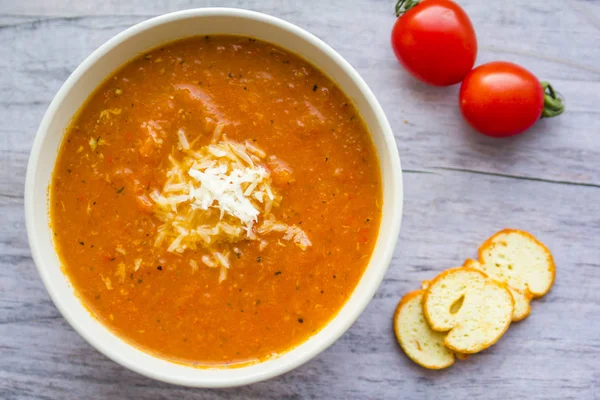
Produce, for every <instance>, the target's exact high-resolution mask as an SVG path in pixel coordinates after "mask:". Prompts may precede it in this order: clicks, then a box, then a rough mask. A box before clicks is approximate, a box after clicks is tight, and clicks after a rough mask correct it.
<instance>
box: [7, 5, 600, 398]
mask: <svg viewBox="0 0 600 400" xmlns="http://www.w3.org/2000/svg"><path fill="white" fill-rule="evenodd" d="M393 3H394V0H377V1H367V0H357V1H348V0H336V1H323V0H316V1H312V0H311V1H308V0H304V1H276V0H272V1H259V0H256V1H252V0H238V1H225V2H218V1H191V0H190V1H186V0H172V1H160V0H132V1H120V0H104V1H100V2H99V1H94V0H77V1H75V0H28V1H15V0H0V220H1V224H0V398H1V399H28V398H40V399H42V398H43V399H46V398H47V399H70V398H72V399H120V398H124V399H150V398H163V399H204V398H207V399H208V398H221V397H222V398H261V399H285V398H293V399H295V398H327V399H337V398H339V399H349V398H370V399H383V398H393V399H398V398H406V399H440V398H467V397H473V398H486V399H502V400H504V399H512V398H517V397H518V398H524V399H538V398H539V399H570V398H573V399H575V398H576V399H597V398H600V108H599V105H600V0H571V1H564V0H563V1H559V0H528V1H520V0H505V1H491V0H486V1H481V0H461V1H460V3H461V4H462V5H463V6H464V8H465V9H466V11H467V12H468V13H469V15H470V16H471V19H472V21H473V23H474V25H475V28H476V30H477V33H478V39H479V44H480V53H479V57H478V63H483V62H487V61H492V60H508V61H514V62H517V63H520V64H522V65H523V66H525V67H527V68H528V69H530V70H531V71H533V72H534V73H535V74H537V75H538V76H539V77H540V78H542V79H544V80H549V81H551V82H552V83H553V84H554V86H555V87H556V88H558V89H559V90H560V91H561V92H562V94H563V95H564V97H565V98H566V99H567V112H566V113H565V114H564V115H562V116H560V117H559V118H556V119H554V120H544V121H541V122H540V123H538V124H537V125H536V126H535V128H534V129H532V130H531V131H530V132H528V133H527V134H525V135H522V136H520V137H517V138H514V139H509V140H501V141H499V140H492V139H488V138H485V137H482V136H479V135H476V134H474V133H473V132H472V131H471V130H470V129H469V128H468V127H467V126H466V125H465V123H464V122H463V121H462V119H461V117H460V115H459V110H458V106H457V92H458V87H457V86H454V87H449V88H442V89H439V88H433V87H428V86H425V85H423V84H421V83H418V82H416V81H414V80H413V79H411V78H410V77H409V76H408V75H407V74H406V72H404V71H403V70H402V69H401V68H400V66H399V65H398V63H397V61H396V59H395V58H394V55H393V53H392V51H391V48H390V45H389V36H390V30H391V27H392V24H393V23H394V16H393V14H392V10H393V5H394V4H393ZM209 5H213V6H214V5H221V6H225V5H227V6H234V7H242V8H249V9H253V10H258V11H262V12H265V13H268V14H271V15H275V16H277V17H281V18H283V19H286V20H288V21H290V22H292V23H295V24H297V25H298V26H300V27H302V28H305V29H307V30H309V31H311V32H313V33H314V34H316V35H317V36H319V37H320V38H322V39H323V40H325V41H326V42H327V43H329V44H330V45H331V46H332V47H333V48H334V49H336V50H337V51H338V52H339V53H340V54H341V55H342V56H343V57H345V58H346V59H347V60H348V61H349V62H350V63H351V64H352V65H353V66H354V67H355V68H356V69H357V70H358V72H359V73H360V74H361V75H362V76H363V77H364V78H365V80H366V81H367V83H368V84H369V85H370V86H371V88H372V89H373V91H374V92H375V95H376V96H377V98H378V99H379V101H380V102H381V104H382V106H383V108H384V110H385V112H386V113H387V116H388V118H389V120H390V123H391V125H392V127H393V129H394V132H395V135H396V143H397V146H398V150H399V151H400V156H401V160H402V165H403V168H404V182H405V203H404V220H403V225H402V231H401V234H400V239H399V242H398V246H397V249H396V253H395V256H394V259H393V262H392V264H391V266H390V268H389V271H388V273H387V275H386V279H385V281H384V282H383V284H382V285H381V287H380V288H379V290H378V291H377V294H376V295H375V298H374V299H373V301H372V302H371V303H370V305H369V307H368V308H367V309H366V310H365V312H364V313H363V314H362V316H361V317H360V318H359V319H358V321H357V322H356V323H355V324H354V325H353V326H352V328H351V329H350V330H349V331H348V332H347V333H346V334H345V335H344V336H343V337H342V338H341V339H340V340H338V341H337V342H336V343H335V344H334V345H333V346H332V347H331V348H329V349H328V350H326V351H325V352H323V353H322V354H321V355H319V356H318V357H316V358H315V359H314V360H312V361H310V362H309V363H307V364H306V365H304V366H302V367H300V368H298V369H297V370H295V371H292V372H290V373H288V374H285V375H284V376H281V377H279V378H276V379H273V380H270V381H267V382H262V383H259V384H255V385H251V386H247V387H243V388H236V389H229V390H212V391H209V390H200V389H188V388H180V387H176V386H171V385H168V384H164V383H159V382H155V381H153V380H151V379H148V378H145V377H143V376H140V375H138V374H136V373H134V372H131V371H129V370H127V369H125V368H122V367H121V366H119V365H117V364H115V363H114V362H112V361H110V360H109V359H107V358H106V357H104V356H103V355H101V354H100V353H98V352H97V351H96V350H94V349H93V348H92V347H91V346H90V345H88V344H87V343H86V342H85V341H84V340H83V339H82V338H81V337H79V335H78V334H77V333H75V332H74V331H73V329H71V327H70V326H69V325H68V324H67V322H66V321H65V320H64V319H63V318H62V317H61V315H60V314H59V312H58V311H57V309H56V308H55V307H54V305H53V304H52V302H51V301H50V298H49V297H48V295H47V293H46V291H45V289H44V287H43V285H42V282H41V280H40V279H39V277H38V274H37V272H36V269H35V266H34V265H33V261H32V259H31V256H30V251H29V247H28V243H27V238H26V232H25V223H24V216H23V186H24V179H25V170H26V164H27V159H28V156H29V151H30V148H31V144H32V141H33V138H34V135H35V132H36V130H37V127H38V124H39V123H40V120H41V118H42V115H43V114H44V112H45V111H46V108H47V106H48V104H49V103H50V101H51V100H52V97H53V96H54V94H55V93H56V91H57V90H58V88H59V87H60V86H61V85H62V83H63V82H64V81H65V80H66V79H67V77H68V76H69V74H70V73H71V72H72V71H73V70H74V69H75V67H76V66H77V65H78V64H79V63H80V62H81V61H82V60H83V59H84V58H85V57H86V56H87V55H89V54H90V53H91V52H92V51H93V50H94V49H96V48H97V47H98V46H99V45H101V44H102V43H103V42H105V41H106V40H108V39H109V38H111V37H112V36H113V35H115V34H117V33H118V32H120V31H122V30H124V29H126V28H128V27H130V26H131V25H133V24H135V23H137V22H140V21H143V20H145V19H147V18H150V17H153V16H155V15H158V14H162V13H166V12H170V11H176V10H181V9H185V8H192V7H203V6H209ZM504 227H516V228H520V229H524V230H528V231H530V232H532V233H533V234H535V235H537V236H538V237H539V238H540V239H541V240H542V241H543V242H545V243H546V244H547V245H548V246H549V248H550V249H551V250H552V251H553V253H554V257H555V260H556V263H557V277H556V283H555V285H554V288H553V289H552V291H551V292H550V294H548V295H547V296H546V297H545V298H543V299H542V300H541V301H536V302H535V303H534V304H533V312H532V315H531V316H530V317H529V318H528V319H526V320H525V321H523V322H520V323H516V324H514V325H513V326H511V328H510V330H509V331H508V333H507V334H506V335H505V336H504V338H503V339H502V340H501V341H500V342H499V343H498V344H497V345H495V346H493V348H491V349H489V350H488V351H485V352H483V353H482V354H480V355H477V356H474V357H472V358H470V359H469V360H468V361H466V362H457V363H456V365H455V366H453V367H452V368H449V369H447V370H444V371H437V372H436V371H428V370H425V369H422V368H420V367H418V366H416V365H414V364H413V363H412V362H410V361H409V360H408V359H407V358H406V357H405V356H404V354H403V353H402V352H401V351H400V349H399V347H398V346H397V344H396V342H395V339H394V335H393V333H392V327H391V317H392V314H393V311H394V308H395V306H396V303H397V302H398V300H399V298H400V297H401V296H402V295H403V294H404V293H406V292H407V291H410V290H413V289H416V288H417V287H418V286H419V282H420V281H421V280H423V279H427V278H431V277H433V276H434V275H435V274H436V273H437V272H438V271H441V270H443V269H446V268H448V267H452V266H456V265H459V264H460V263H461V262H462V261H463V260H464V259H465V258H467V257H473V256H475V251H476V249H477V246H478V244H479V243H481V241H482V240H483V239H485V238H486V237H487V236H489V235H491V234H492V233H494V232H495V231H497V230H499V229H501V228H504Z"/></svg>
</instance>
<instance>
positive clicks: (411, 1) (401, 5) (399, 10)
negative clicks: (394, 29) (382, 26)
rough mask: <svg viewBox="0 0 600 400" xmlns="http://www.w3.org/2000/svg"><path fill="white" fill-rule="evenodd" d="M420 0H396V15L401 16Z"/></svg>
mask: <svg viewBox="0 0 600 400" xmlns="http://www.w3.org/2000/svg"><path fill="white" fill-rule="evenodd" d="M419 1H420V0H398V2H397V3H396V17H399V16H401V15H402V14H404V13H405V12H407V11H408V10H410V9H411V8H413V7H414V6H416V5H417V4H419Z"/></svg>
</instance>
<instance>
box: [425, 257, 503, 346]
mask: <svg viewBox="0 0 600 400" xmlns="http://www.w3.org/2000/svg"><path fill="white" fill-rule="evenodd" d="M513 311H514V299H513V297H512V295H511V293H510V291H509V290H508V289H507V288H506V285H504V284H502V283H499V282H497V281H495V280H493V279H490V278H489V277H488V276H487V275H486V274H484V273H483V272H481V271H479V270H476V269H472V268H465V267H459V268H452V269H449V270H446V271H444V272H442V273H441V274H440V275H438V276H437V277H436V278H435V279H434V280H432V281H431V282H430V284H429V287H428V288H427V290H426V291H425V294H424V296H423V313H424V315H425V317H426V319H427V321H428V322H429V325H430V326H431V328H432V329H433V330H435V331H438V332H448V334H447V336H446V337H445V339H444V345H445V346H446V347H448V348H449V349H450V350H452V351H454V352H458V353H464V354H473V353H477V352H480V351H482V350H484V349H486V348H488V347H490V346H491V345H493V344H494V343H496V342H497V341H498V340H499V339H500V338H501V337H502V335H503V334H504V332H506V330H507V329H508V327H509V325H510V322H511V319H512V315H513Z"/></svg>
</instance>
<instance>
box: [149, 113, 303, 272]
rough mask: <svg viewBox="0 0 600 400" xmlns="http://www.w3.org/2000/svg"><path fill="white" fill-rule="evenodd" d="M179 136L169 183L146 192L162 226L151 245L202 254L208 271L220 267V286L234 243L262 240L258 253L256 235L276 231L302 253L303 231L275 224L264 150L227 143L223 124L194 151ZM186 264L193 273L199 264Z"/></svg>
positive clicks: (274, 200) (180, 132) (273, 195)
mask: <svg viewBox="0 0 600 400" xmlns="http://www.w3.org/2000/svg"><path fill="white" fill-rule="evenodd" d="M177 135H178V138H179V149H180V150H181V151H182V152H183V154H184V157H183V159H181V160H176V159H175V157H174V156H173V155H171V156H169V161H170V163H171V167H170V169H169V170H168V171H167V181H166V183H165V185H164V187H163V189H162V191H161V192H158V191H154V192H153V193H151V194H150V200H151V201H152V203H153V209H154V214H155V215H156V216H157V217H158V219H159V220H160V221H161V222H162V225H160V226H159V228H158V230H157V235H156V237H155V239H154V245H155V246H161V245H163V243H165V242H166V243H167V244H168V246H167V251H169V252H172V253H178V254H181V253H183V252H184V251H186V250H194V251H195V250H198V249H204V250H206V251H207V253H206V254H205V255H203V256H202V257H201V259H200V260H201V261H202V263H203V264H205V265H206V266H207V267H209V268H217V267H218V268H220V272H219V282H221V281H223V280H224V279H226V277H227V270H228V269H229V268H230V267H231V262H230V251H229V250H230V246H231V245H232V244H233V243H236V242H239V241H242V240H260V242H259V248H260V250H262V249H264V248H265V247H266V245H267V242H266V241H265V240H264V239H263V238H260V237H258V236H257V235H259V236H264V235H267V234H270V233H273V232H276V233H283V234H284V236H283V238H282V239H283V240H288V241H292V242H293V243H295V244H296V245H297V246H298V247H299V248H300V249H302V250H306V248H307V247H308V246H310V245H311V242H310V240H309V239H308V236H307V235H306V233H305V232H304V231H302V229H300V228H299V227H297V226H295V225H293V226H289V225H287V224H285V223H283V222H280V221H276V219H275V216H274V215H273V214H272V213H271V211H272V209H273V208H276V207H278V206H279V204H280V202H281V196H280V195H279V194H278V193H277V191H276V190H275V188H273V186H272V179H271V173H270V171H269V170H268V169H267V167H265V166H264V165H265V164H264V160H265V157H266V156H267V155H266V153H265V152H264V151H263V150H261V149H260V148H258V147H257V146H256V145H255V144H253V143H251V142H250V141H246V142H245V143H238V142H234V141H231V140H228V139H227V138H226V137H225V135H224V134H223V125H222V124H219V125H217V127H216V128H215V132H214V133H213V142H212V143H211V144H209V145H207V146H204V147H201V148H200V149H198V150H194V149H193V148H191V147H192V145H190V142H189V141H188V138H187V136H186V134H185V132H184V131H183V130H181V129H180V130H178V131H177ZM236 254H237V252H236ZM190 266H191V268H193V269H194V270H195V269H196V268H197V263H196V262H194V263H193V264H192V263H190Z"/></svg>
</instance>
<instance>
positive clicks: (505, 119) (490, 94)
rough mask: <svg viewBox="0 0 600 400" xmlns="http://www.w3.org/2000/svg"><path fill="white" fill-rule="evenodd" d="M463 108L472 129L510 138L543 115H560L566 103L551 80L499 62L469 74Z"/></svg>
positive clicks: (465, 83)
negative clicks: (539, 78)
mask: <svg viewBox="0 0 600 400" xmlns="http://www.w3.org/2000/svg"><path fill="white" fill-rule="evenodd" d="M546 90H547V91H548V93H545V91H546ZM460 111H461V112H462V115H463V117H464V118H465V120H466V121H467V122H468V123H469V125H471V126H472V127H473V129H475V130H477V131H479V132H481V133H483V134H484V135H487V136H493V137H507V136H513V135H518V134H519V133H522V132H524V131H526V130H527V129H529V128H530V127H531V126H532V125H533V124H535V122H536V121H537V120H538V119H540V118H541V117H542V116H544V117H554V116H557V115H560V114H561V113H562V112H563V111H564V105H563V103H562V101H561V99H559V98H558V96H557V95H556V93H555V92H554V89H553V88H552V86H550V85H549V84H548V83H546V82H543V83H540V81H539V80H538V79H537V78H536V77H535V75H533V74H532V73H531V72H529V71H528V70H526V69H525V68H523V67H520V66H518V65H516V64H512V63H509V62H502V61H497V62H491V63H488V64H484V65H481V66H479V67H477V68H475V69H474V70H473V71H471V72H470V73H469V75H467V77H466V78H465V80H464V81H463V83H462V85H461V87H460Z"/></svg>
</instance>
